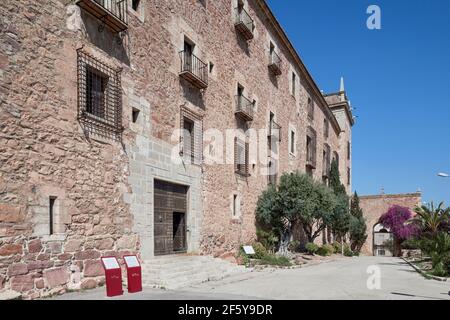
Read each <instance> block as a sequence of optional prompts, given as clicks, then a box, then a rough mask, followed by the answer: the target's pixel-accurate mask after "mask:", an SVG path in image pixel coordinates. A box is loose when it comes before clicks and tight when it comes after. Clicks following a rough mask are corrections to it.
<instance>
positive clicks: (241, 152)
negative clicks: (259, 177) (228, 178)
mask: <svg viewBox="0 0 450 320" xmlns="http://www.w3.org/2000/svg"><path fill="white" fill-rule="evenodd" d="M234 171H235V172H236V173H237V174H239V175H241V176H244V177H248V176H250V173H249V144H248V142H245V141H243V140H241V139H239V138H237V137H235V138H234Z"/></svg>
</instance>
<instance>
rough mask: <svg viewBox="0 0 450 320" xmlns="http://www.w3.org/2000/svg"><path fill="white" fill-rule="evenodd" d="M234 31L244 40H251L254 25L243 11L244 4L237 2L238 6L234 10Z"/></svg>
mask: <svg viewBox="0 0 450 320" xmlns="http://www.w3.org/2000/svg"><path fill="white" fill-rule="evenodd" d="M234 15H235V22H234V26H235V28H236V30H237V31H238V32H239V33H240V34H241V35H242V37H243V38H244V39H245V40H251V39H253V37H254V35H253V30H254V28H255V23H254V22H253V19H252V18H251V17H250V15H249V14H248V12H247V11H246V10H245V9H244V3H243V2H242V1H240V0H238V6H237V8H235V9H234Z"/></svg>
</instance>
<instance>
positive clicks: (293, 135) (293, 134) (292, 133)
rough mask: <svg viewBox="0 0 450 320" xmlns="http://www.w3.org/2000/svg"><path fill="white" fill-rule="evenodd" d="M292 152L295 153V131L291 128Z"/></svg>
mask: <svg viewBox="0 0 450 320" xmlns="http://www.w3.org/2000/svg"><path fill="white" fill-rule="evenodd" d="M290 153H291V154H295V132H294V131H293V130H291V145H290Z"/></svg>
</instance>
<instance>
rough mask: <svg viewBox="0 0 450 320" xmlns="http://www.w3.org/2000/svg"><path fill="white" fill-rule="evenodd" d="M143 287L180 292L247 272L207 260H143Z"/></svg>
mask: <svg viewBox="0 0 450 320" xmlns="http://www.w3.org/2000/svg"><path fill="white" fill-rule="evenodd" d="M142 267H143V271H142V272H143V274H142V278H143V286H149V287H164V288H166V289H179V288H183V287H187V286H191V285H195V284H200V283H203V282H206V281H210V280H220V279H223V278H225V277H228V276H230V275H234V274H237V273H243V272H246V271H248V270H246V268H245V267H244V266H237V265H235V264H233V263H231V262H229V261H226V260H222V259H218V258H213V257H210V256H187V255H172V256H164V257H156V258H153V259H149V260H145V261H143V263H142Z"/></svg>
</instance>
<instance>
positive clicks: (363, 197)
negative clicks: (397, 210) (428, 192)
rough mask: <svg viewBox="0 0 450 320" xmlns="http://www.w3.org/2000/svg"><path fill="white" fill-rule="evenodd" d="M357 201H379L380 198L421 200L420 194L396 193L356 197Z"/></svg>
mask: <svg viewBox="0 0 450 320" xmlns="http://www.w3.org/2000/svg"><path fill="white" fill-rule="evenodd" d="M358 197H359V199H381V198H388V199H392V198H421V197H422V193H421V192H414V193H396V194H377V195H367V196H358Z"/></svg>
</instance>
